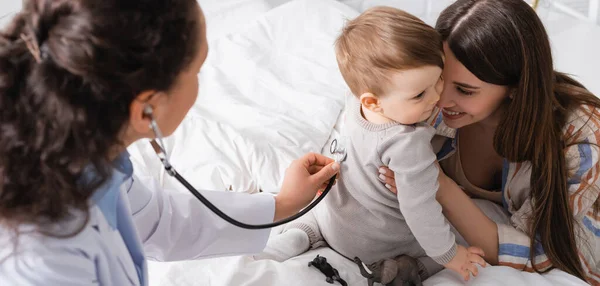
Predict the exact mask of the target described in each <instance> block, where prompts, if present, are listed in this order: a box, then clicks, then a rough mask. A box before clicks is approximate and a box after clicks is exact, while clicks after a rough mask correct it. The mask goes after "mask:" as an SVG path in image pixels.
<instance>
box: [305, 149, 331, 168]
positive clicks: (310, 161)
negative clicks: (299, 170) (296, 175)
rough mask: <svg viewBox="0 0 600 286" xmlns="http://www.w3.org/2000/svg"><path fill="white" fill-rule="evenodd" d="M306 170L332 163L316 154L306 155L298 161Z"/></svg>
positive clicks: (327, 158)
mask: <svg viewBox="0 0 600 286" xmlns="http://www.w3.org/2000/svg"><path fill="white" fill-rule="evenodd" d="M298 161H299V162H301V163H302V164H303V165H304V166H305V167H306V168H307V169H308V168H309V167H311V166H327V165H329V164H331V163H333V162H334V160H333V159H331V158H329V157H326V156H323V155H321V154H317V153H312V152H311V153H308V154H306V155H304V156H302V157H300V159H298Z"/></svg>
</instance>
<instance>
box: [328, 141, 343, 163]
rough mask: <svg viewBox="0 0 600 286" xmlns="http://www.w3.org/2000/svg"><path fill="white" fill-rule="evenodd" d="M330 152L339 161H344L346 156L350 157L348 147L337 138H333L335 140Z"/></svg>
mask: <svg viewBox="0 0 600 286" xmlns="http://www.w3.org/2000/svg"><path fill="white" fill-rule="evenodd" d="M329 152H330V153H331V154H332V155H333V159H334V160H335V161H336V162H338V163H341V162H343V161H344V160H346V157H348V153H347V152H346V147H344V146H342V144H340V143H339V141H338V140H337V139H333V141H331V145H330V146H329Z"/></svg>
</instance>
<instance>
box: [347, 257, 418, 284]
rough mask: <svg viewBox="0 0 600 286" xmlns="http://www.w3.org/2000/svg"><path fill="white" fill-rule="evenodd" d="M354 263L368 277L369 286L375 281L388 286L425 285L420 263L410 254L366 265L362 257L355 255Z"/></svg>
mask: <svg viewBox="0 0 600 286" xmlns="http://www.w3.org/2000/svg"><path fill="white" fill-rule="evenodd" d="M354 263H356V265H358V268H359V270H360V274H361V275H362V276H363V277H365V278H367V279H368V285H369V286H373V283H374V282H377V283H381V284H383V285H386V286H407V285H415V286H421V285H423V284H422V283H421V276H419V264H418V263H417V260H416V259H414V258H412V257H410V256H408V255H400V256H398V257H396V258H393V259H383V260H380V261H377V262H375V263H372V264H369V265H365V264H364V263H363V262H362V261H361V260H360V258H358V257H354ZM365 267H366V268H367V269H368V270H367V269H365Z"/></svg>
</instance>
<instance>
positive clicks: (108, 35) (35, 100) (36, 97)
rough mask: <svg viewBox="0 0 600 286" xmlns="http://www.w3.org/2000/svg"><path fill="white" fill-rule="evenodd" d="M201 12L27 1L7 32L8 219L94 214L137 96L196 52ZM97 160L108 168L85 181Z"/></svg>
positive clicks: (146, 3) (190, 4)
mask: <svg viewBox="0 0 600 286" xmlns="http://www.w3.org/2000/svg"><path fill="white" fill-rule="evenodd" d="M199 15H200V13H199V9H198V7H197V3H196V1H195V0H101V1H98V0H29V1H24V5H23V10H22V11H21V12H20V13H18V14H17V15H16V16H15V17H14V19H13V20H12V22H11V23H10V24H9V25H7V27H5V29H4V30H2V31H1V32H0V223H1V224H3V225H5V226H7V227H9V228H11V229H14V230H15V231H16V229H17V227H18V225H20V224H33V225H36V226H38V230H39V229H41V228H40V226H41V225H42V224H46V223H49V222H50V223H54V222H59V221H61V220H63V219H65V218H67V217H68V215H69V213H70V211H71V210H73V209H75V210H81V211H83V212H84V213H86V214H88V211H87V210H88V207H89V206H88V200H89V198H90V196H91V195H92V194H93V192H94V190H95V189H96V188H97V187H98V186H100V185H101V184H102V183H103V182H104V181H106V180H107V178H108V176H109V174H110V167H111V163H110V161H111V159H110V154H111V152H112V153H114V152H115V149H116V148H118V147H119V146H120V145H122V144H123V143H122V142H120V140H119V136H120V134H121V132H122V131H123V130H124V127H125V126H126V123H127V121H128V118H129V106H130V104H131V102H132V101H133V100H134V99H135V97H136V96H137V95H138V94H140V93H141V92H142V91H145V90H157V91H167V90H169V89H170V88H171V87H172V85H173V84H174V82H175V81H176V78H177V76H178V75H179V74H180V73H181V72H182V71H183V70H184V69H186V68H187V67H188V66H189V65H190V63H191V62H192V61H193V59H194V57H195V55H196V51H197V49H198V47H199V41H200V40H201V39H200V37H199V36H198V35H199V33H200V29H201V25H202V24H201V19H200V16H199ZM28 44H30V45H32V46H33V47H35V48H34V49H32V48H31V47H29V48H28ZM35 51H39V52H38V53H36V52H35ZM88 166H93V167H94V168H95V169H96V170H97V173H98V174H99V176H98V178H97V179H95V180H93V181H90V182H83V180H80V177H81V175H82V172H83V170H84V169H85V168H87V167H88ZM88 215H89V214H88ZM83 227H84V225H82V226H81V227H80V229H78V230H77V231H75V232H74V233H70V234H68V235H67V236H71V235H75V234H77V233H79V232H80V231H81V228H83ZM55 236H57V235H55Z"/></svg>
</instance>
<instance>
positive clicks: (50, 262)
mask: <svg viewBox="0 0 600 286" xmlns="http://www.w3.org/2000/svg"><path fill="white" fill-rule="evenodd" d="M207 53H208V46H207V40H206V25H205V22H204V16H203V15H202V12H201V10H200V9H199V6H198V4H197V3H196V1H195V0H154V1H146V0H129V1H123V0H103V1H93V0H29V1H25V3H24V8H23V11H22V12H21V13H19V14H18V15H17V16H16V17H15V18H14V19H13V20H12V22H11V24H10V25H9V26H8V27H6V29H5V30H4V31H3V32H2V33H0V152H1V153H0V285H147V284H148V281H147V277H148V275H147V268H146V263H145V259H146V257H148V258H150V259H154V260H182V259H198V258H203V257H211V256H219V255H234V254H242V253H253V252H258V251H260V250H262V249H263V247H264V246H265V243H266V241H267V238H268V235H269V231H268V230H244V229H241V228H238V227H235V226H232V225H230V224H228V223H227V222H225V221H223V220H221V219H220V218H218V217H216V216H215V215H213V214H212V213H210V212H209V211H208V210H207V209H206V208H205V207H204V206H203V205H201V204H200V202H198V201H197V200H196V199H195V198H194V197H193V196H191V195H189V194H181V193H175V192H169V191H168V190H163V189H161V188H160V186H159V185H157V183H156V181H155V180H154V179H153V178H137V177H136V176H134V175H132V174H133V170H132V165H131V162H130V160H129V157H128V154H127V153H126V147H127V146H128V145H130V144H131V143H133V142H135V141H137V140H139V139H142V138H153V137H154V133H153V132H152V131H151V128H150V126H149V125H150V122H151V121H150V119H149V117H148V116H147V114H145V112H144V110H145V109H146V110H148V109H151V110H152V113H153V116H154V119H155V120H156V121H157V122H158V125H159V126H160V129H161V130H162V131H163V133H164V135H165V136H167V135H169V134H171V133H173V131H174V130H175V129H176V128H177V126H178V125H179V124H180V123H181V121H182V120H183V118H184V116H185V114H186V113H187V112H188V110H189V109H190V107H191V106H192V105H193V104H194V102H195V101H196V95H197V92H198V79H197V74H198V72H199V71H200V68H201V66H202V64H203V63H204V60H205V59H206V55H207ZM337 170H339V165H338V164H337V163H334V162H333V160H331V159H329V158H326V157H323V156H321V155H318V154H307V155H305V156H304V157H302V158H300V159H299V160H296V161H294V162H293V163H292V164H291V165H290V167H289V168H288V170H287V172H286V176H285V179H284V182H283V185H282V188H281V190H280V193H279V194H278V195H277V196H275V197H273V196H271V195H266V194H259V195H247V194H240V193H227V192H204V194H205V195H206V196H207V197H208V199H209V200H211V201H212V202H213V203H215V204H216V205H217V206H218V207H219V208H221V209H222V210H223V211H224V212H225V213H227V214H229V215H230V216H232V217H234V218H236V219H238V220H241V221H243V222H246V223H251V224H260V223H268V222H272V221H273V220H279V219H282V218H285V217H287V216H289V215H292V214H294V213H297V212H298V211H299V210H300V209H301V208H302V207H304V206H306V205H307V204H308V203H309V202H310V201H311V199H312V198H314V196H315V194H316V192H317V190H318V189H319V188H321V186H322V185H323V184H325V183H326V181H327V180H328V179H329V178H331V177H332V176H333V175H334V174H335V173H337Z"/></svg>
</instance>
